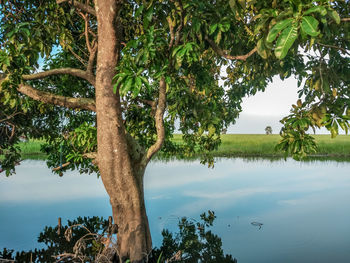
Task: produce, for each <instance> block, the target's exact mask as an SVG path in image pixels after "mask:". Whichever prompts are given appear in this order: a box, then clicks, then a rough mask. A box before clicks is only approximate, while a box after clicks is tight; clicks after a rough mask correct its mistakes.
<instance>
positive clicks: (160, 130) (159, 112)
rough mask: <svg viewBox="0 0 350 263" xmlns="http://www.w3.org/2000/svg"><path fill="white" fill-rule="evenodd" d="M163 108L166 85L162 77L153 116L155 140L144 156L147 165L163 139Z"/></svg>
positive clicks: (164, 105)
mask: <svg viewBox="0 0 350 263" xmlns="http://www.w3.org/2000/svg"><path fill="white" fill-rule="evenodd" d="M165 107H166V83H165V79H164V77H163V78H161V80H160V81H159V96H158V105H157V110H156V116H155V121H156V130H157V140H156V142H155V143H154V144H153V145H152V146H151V147H150V148H149V149H148V151H147V154H146V162H147V163H148V162H149V161H150V160H151V158H152V156H153V155H154V154H155V153H157V152H158V151H159V150H160V148H161V147H162V145H163V142H164V139H165V128H164V120H163V117H164V112H165Z"/></svg>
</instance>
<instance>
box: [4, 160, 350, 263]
mask: <svg viewBox="0 0 350 263" xmlns="http://www.w3.org/2000/svg"><path fill="white" fill-rule="evenodd" d="M349 168H350V164H349V163H342V162H321V161H313V162H295V161H293V160H288V161H287V162H285V161H284V160H278V161H273V162H271V161H270V160H261V159H260V160H259V161H256V160H251V159H250V160H247V159H241V158H236V159H219V160H218V161H217V163H216V166H215V168H214V169H208V168H207V167H205V166H202V165H200V164H199V163H198V162H183V161H176V160H174V161H171V162H168V163H164V162H153V163H151V164H150V166H149V167H148V169H147V171H146V175H145V187H146V190H145V195H146V203H147V204H146V205H147V208H148V214H149V219H150V224H151V230H152V233H153V238H154V243H155V245H157V244H159V243H160V240H161V237H160V232H161V230H162V229H163V228H169V229H170V230H175V229H176V225H177V222H178V218H179V217H182V216H188V217H196V216H198V215H199V214H200V213H201V212H203V211H207V210H208V209H210V210H214V211H215V212H216V214H217V216H218V218H217V220H216V227H215V229H214V230H215V232H216V233H218V234H219V236H221V237H222V239H223V243H224V249H225V252H226V253H230V254H232V255H233V256H234V257H236V258H238V262H248V263H249V262H346V261H347V259H348V258H350V250H349V249H348V244H349V243H350V226H349V223H348V222H350V210H349V204H348V200H350V191H349V189H350V176H349V172H348V171H349ZM0 213H1V217H0V249H1V248H2V247H4V246H7V247H9V248H11V247H12V248H15V249H21V248H25V249H30V248H34V247H35V246H36V244H35V240H36V235H37V234H38V233H39V232H40V231H41V230H42V227H43V226H45V225H54V224H56V222H57V217H59V216H60V217H62V218H63V220H64V219H73V218H76V217H77V216H79V215H84V216H85V215H86V216H93V215H100V216H103V217H108V215H109V214H110V207H109V203H108V197H107V195H106V193H105V190H104V188H103V186H102V183H101V181H100V180H99V179H97V178H96V176H93V175H79V174H77V173H74V172H71V173H68V174H66V175H65V176H64V177H62V178H59V177H58V176H56V175H53V174H51V172H50V171H49V170H48V169H46V168H45V165H44V163H43V162H40V161H25V162H23V164H22V165H21V166H19V167H18V170H17V174H16V175H15V176H13V177H10V178H4V177H0ZM252 222H257V223H259V222H260V223H263V227H262V228H261V229H260V230H259V226H254V225H252V224H251V223H252ZM252 251H254V253H252Z"/></svg>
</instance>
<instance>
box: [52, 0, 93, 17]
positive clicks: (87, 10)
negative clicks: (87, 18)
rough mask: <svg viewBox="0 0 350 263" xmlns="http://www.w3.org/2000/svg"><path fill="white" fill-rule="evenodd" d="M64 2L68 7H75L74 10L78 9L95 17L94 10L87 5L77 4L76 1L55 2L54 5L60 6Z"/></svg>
mask: <svg viewBox="0 0 350 263" xmlns="http://www.w3.org/2000/svg"><path fill="white" fill-rule="evenodd" d="M65 2H68V3H69V4H70V5H72V6H74V7H76V8H79V9H80V10H82V11H84V12H86V13H89V14H91V15H94V16H96V10H95V9H94V8H92V7H91V6H89V5H87V4H83V3H81V2H78V1H76V0H75V1H74V0H57V1H56V3H57V4H58V5H59V4H62V3H65Z"/></svg>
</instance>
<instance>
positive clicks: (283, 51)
mask: <svg viewBox="0 0 350 263" xmlns="http://www.w3.org/2000/svg"><path fill="white" fill-rule="evenodd" d="M297 37H298V27H297V26H296V25H293V26H289V27H287V28H285V29H284V30H283V31H282V33H281V35H280V36H279V37H278V39H277V42H276V48H275V55H276V57H277V58H278V59H283V58H284V57H285V56H286V55H287V53H288V50H289V49H290V48H291V46H292V45H293V43H294V41H295V40H296V39H297Z"/></svg>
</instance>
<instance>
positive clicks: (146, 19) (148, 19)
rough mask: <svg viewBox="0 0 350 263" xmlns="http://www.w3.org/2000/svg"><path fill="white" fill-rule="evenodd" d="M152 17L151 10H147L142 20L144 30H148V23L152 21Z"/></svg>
mask: <svg viewBox="0 0 350 263" xmlns="http://www.w3.org/2000/svg"><path fill="white" fill-rule="evenodd" d="M152 17H153V8H149V9H148V10H147V12H146V14H145V17H144V19H143V25H144V27H145V29H147V28H148V25H149V23H150V22H151V21H152Z"/></svg>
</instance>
